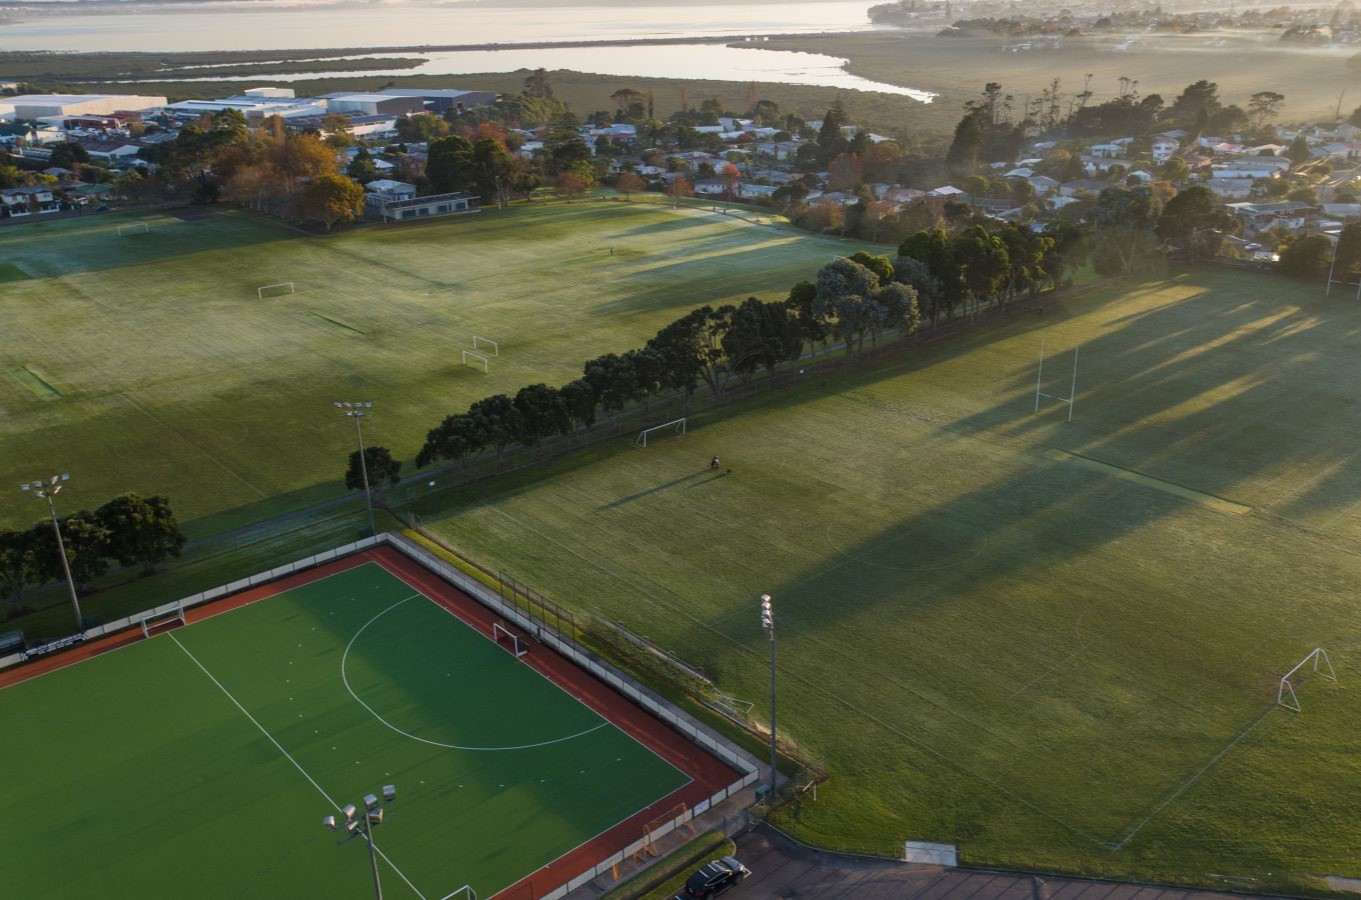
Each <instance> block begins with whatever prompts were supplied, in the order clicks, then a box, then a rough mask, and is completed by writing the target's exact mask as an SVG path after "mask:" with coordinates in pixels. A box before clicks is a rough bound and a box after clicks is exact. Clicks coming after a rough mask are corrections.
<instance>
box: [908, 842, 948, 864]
mask: <svg viewBox="0 0 1361 900" xmlns="http://www.w3.org/2000/svg"><path fill="white" fill-rule="evenodd" d="M903 862H910V863H922V864H925V865H929V866H949V867H951V868H954V867H955V866H957V865H959V854H958V852H957V851H956V849H955V845H954V844H932V843H929V842H927V841H905V842H904V844H903Z"/></svg>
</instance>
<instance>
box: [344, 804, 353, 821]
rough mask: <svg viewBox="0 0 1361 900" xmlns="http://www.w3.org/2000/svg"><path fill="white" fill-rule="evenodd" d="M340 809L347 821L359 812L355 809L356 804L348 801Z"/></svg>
mask: <svg viewBox="0 0 1361 900" xmlns="http://www.w3.org/2000/svg"><path fill="white" fill-rule="evenodd" d="M340 811H341V812H342V813H343V814H344V815H345V819H346V821H349V820H350V819H353V818H354V814H355V813H356V812H357V810H356V809H355V805H354V804H353V803H346V804H345V805H344V806H343V807H341V809H340Z"/></svg>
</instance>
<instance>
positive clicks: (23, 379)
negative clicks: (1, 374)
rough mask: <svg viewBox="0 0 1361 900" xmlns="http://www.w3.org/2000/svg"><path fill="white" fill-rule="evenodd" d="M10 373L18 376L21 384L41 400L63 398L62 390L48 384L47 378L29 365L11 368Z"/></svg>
mask: <svg viewBox="0 0 1361 900" xmlns="http://www.w3.org/2000/svg"><path fill="white" fill-rule="evenodd" d="M10 374H11V375H13V376H14V377H15V378H17V379H18V380H19V383H20V384H22V385H23V386H24V387H26V388H28V389H29V390H30V391H32V392H33V396H35V397H37V398H38V399H39V400H60V399H61V391H59V390H57V389H56V388H54V387H53V386H52V385H50V384H48V383H47V379H45V378H43V377H42V376H41V375H39V374H38V373H37V372H35V371H33V370H32V369H30V368H28V367H27V366H20V367H19V368H17V369H11V370H10Z"/></svg>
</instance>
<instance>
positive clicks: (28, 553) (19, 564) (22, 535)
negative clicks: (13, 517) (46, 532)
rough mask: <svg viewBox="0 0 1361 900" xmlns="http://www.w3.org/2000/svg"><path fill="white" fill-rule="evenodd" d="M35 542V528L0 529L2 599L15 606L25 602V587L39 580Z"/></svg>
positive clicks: (0, 587) (0, 592)
mask: <svg viewBox="0 0 1361 900" xmlns="http://www.w3.org/2000/svg"><path fill="white" fill-rule="evenodd" d="M39 527H42V526H39ZM35 543H36V536H35V534H34V531H33V529H29V530H27V531H16V530H14V529H10V528H5V529H0V599H2V600H4V601H6V602H8V603H10V604H12V605H14V606H18V605H19V604H20V603H22V602H23V596H24V588H25V587H27V586H28V585H30V584H33V583H34V582H36V581H37V580H38V566H37V563H36V561H35V560H34V557H33V550H34V545H35Z"/></svg>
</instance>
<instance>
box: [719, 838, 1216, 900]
mask: <svg viewBox="0 0 1361 900" xmlns="http://www.w3.org/2000/svg"><path fill="white" fill-rule="evenodd" d="M737 857H738V859H740V860H742V863H743V864H744V865H746V867H747V868H749V869H751V872H752V875H751V877H750V878H748V879H747V880H746V881H744V882H743V883H742V885H741V886H740V887H738V888H737V889H735V890H733V891H732V892H731V893H730V894H729V895H728V896H731V897H732V900H758V898H805V897H806V898H817V900H842V898H853V900H936V898H952V900H1218V898H1225V897H1232V896H1236V897H1241V896H1242V895H1241V894H1239V895H1235V894H1223V893H1217V892H1214V891H1197V890H1189V889H1185V888H1173V887H1158V886H1152V885H1141V884H1128V883H1122V882H1113V881H1090V880H1085V879H1079V878H1057V877H1048V876H1036V875H1026V874H1020V873H1016V872H989V871H980V870H968V869H942V868H939V867H936V866H920V865H911V866H909V865H906V864H903V863H894V862H891V861H888V860H875V859H859V858H855V857H846V856H841V855H838V854H833V853H824V852H822V851H818V850H810V849H808V848H806V847H803V846H800V845H799V844H796V843H794V842H793V841H791V840H789V839H787V838H785V837H783V836H782V835H780V834H778V833H777V832H774V831H772V830H770V829H768V828H765V827H758V828H757V829H756V830H754V831H750V832H748V833H746V834H744V835H741V836H739V837H738V838H737ZM724 900H727V897H725V898H724Z"/></svg>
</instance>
